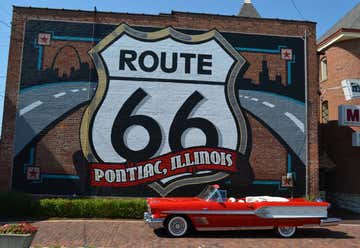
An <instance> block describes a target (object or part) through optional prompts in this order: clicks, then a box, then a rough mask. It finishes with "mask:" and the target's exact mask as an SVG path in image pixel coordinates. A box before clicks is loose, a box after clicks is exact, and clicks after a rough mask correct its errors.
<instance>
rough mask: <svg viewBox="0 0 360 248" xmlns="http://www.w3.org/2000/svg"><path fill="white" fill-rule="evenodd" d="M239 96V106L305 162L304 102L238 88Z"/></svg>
mask: <svg viewBox="0 0 360 248" xmlns="http://www.w3.org/2000/svg"><path fill="white" fill-rule="evenodd" d="M239 97H240V103H241V106H242V107H243V108H244V109H246V110H247V111H249V112H250V113H251V114H252V115H254V116H256V118H258V119H260V120H262V121H263V122H264V123H265V124H266V125H268V126H269V127H270V128H271V129H272V130H273V131H274V132H276V133H277V135H279V136H280V137H281V138H282V139H283V140H284V141H285V142H286V143H287V145H288V146H289V147H290V148H291V149H292V150H293V151H294V153H295V154H297V155H298V156H299V158H300V159H301V161H302V162H303V163H305V151H306V149H305V148H306V146H305V142H306V138H305V137H306V136H305V130H306V127H305V123H306V117H305V114H306V113H305V104H304V103H302V102H300V101H297V100H294V99H292V98H288V97H284V96H280V95H277V94H273V93H268V92H262V91H254V90H240V91H239ZM305 164H306V163H305Z"/></svg>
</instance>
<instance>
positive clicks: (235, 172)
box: [0, 1, 319, 196]
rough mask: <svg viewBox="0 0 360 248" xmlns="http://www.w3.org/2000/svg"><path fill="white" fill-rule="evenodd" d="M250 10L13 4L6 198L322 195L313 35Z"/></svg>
mask: <svg viewBox="0 0 360 248" xmlns="http://www.w3.org/2000/svg"><path fill="white" fill-rule="evenodd" d="M249 2H250V1H246V3H245V4H244V6H243V8H242V10H241V11H240V15H239V16H223V15H211V14H198V13H184V12H172V13H171V14H159V15H146V14H128V13H111V12H110V13H109V12H98V11H74V10H58V9H42V8H24V7H14V11H13V20H12V35H11V45H10V54H11V56H9V66H8V77H7V85H6V95H5V110H4V111H5V112H4V121H3V123H4V124H3V134H2V141H1V145H0V187H1V190H4V191H7V190H11V189H17V190H23V191H26V192H30V193H50V194H74V193H75V194H85V195H87V194H96V195H121V196H149V195H191V194H195V193H197V192H198V191H199V190H201V189H202V188H203V186H204V185H205V184H208V183H219V184H221V185H222V187H225V188H227V189H228V190H230V191H232V193H233V194H234V195H236V194H238V195H244V194H279V195H290V194H291V191H292V190H293V191H294V194H295V195H300V196H303V195H305V194H306V192H308V193H309V194H311V195H317V194H318V190H319V189H318V177H319V176H318V172H319V168H318V167H319V159H318V146H319V144H318V116H319V104H318V102H319V94H318V71H317V69H316V68H317V57H316V40H315V34H316V31H315V24H314V23H312V22H307V21H289V20H279V19H266V18H260V17H259V15H258V13H257V12H256V10H255V11H254V7H253V6H252V4H251V3H249ZM134 87H135V88H134ZM200 102H201V104H200ZM289 179H292V181H293V186H294V187H293V189H291V188H288V187H287V185H286V184H287V183H288V180H289Z"/></svg>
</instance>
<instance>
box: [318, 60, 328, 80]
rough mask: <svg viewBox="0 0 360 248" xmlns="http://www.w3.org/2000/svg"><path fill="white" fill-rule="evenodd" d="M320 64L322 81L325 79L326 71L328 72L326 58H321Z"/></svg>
mask: <svg viewBox="0 0 360 248" xmlns="http://www.w3.org/2000/svg"><path fill="white" fill-rule="evenodd" d="M320 64H321V72H320V73H321V81H324V80H326V79H327V73H328V68H327V59H326V58H323V59H322V60H321V62H320Z"/></svg>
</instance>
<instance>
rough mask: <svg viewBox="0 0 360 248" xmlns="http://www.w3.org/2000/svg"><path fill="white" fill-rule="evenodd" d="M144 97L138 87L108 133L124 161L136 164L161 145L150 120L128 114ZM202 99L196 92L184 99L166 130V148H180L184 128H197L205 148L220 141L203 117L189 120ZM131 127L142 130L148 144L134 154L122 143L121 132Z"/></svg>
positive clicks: (159, 133) (151, 119)
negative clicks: (140, 127) (137, 127)
mask: <svg viewBox="0 0 360 248" xmlns="http://www.w3.org/2000/svg"><path fill="white" fill-rule="evenodd" d="M146 96H147V93H146V92H145V91H144V90H143V89H141V88H139V89H137V90H136V91H135V92H134V93H133V94H132V95H131V96H130V97H129V98H128V99H127V100H126V101H125V103H124V104H123V106H122V107H121V109H120V111H119V113H118V114H117V116H116V118H115V121H114V124H113V126H112V130H111V142H112V145H113V147H114V149H115V150H116V152H117V153H118V154H119V155H120V156H122V157H123V158H125V159H126V160H127V161H131V162H136V161H143V160H147V159H149V158H151V157H152V156H153V155H154V154H155V153H156V152H157V151H158V149H159V147H160V145H161V142H162V134H161V128H160V126H159V124H158V123H157V122H156V121H155V120H154V119H153V118H151V117H149V116H146V115H131V113H132V112H133V111H134V109H135V108H136V106H137V105H139V104H140V102H141V101H142V100H143V99H144V98H145V97H146ZM203 98H204V97H203V96H202V95H201V94H200V93H199V92H198V91H195V92H194V93H192V94H191V96H190V97H188V98H187V99H186V101H185V102H184V104H183V105H182V106H181V107H180V109H179V110H178V111H177V113H176V115H175V117H174V119H173V121H172V123H171V126H170V130H169V145H170V149H171V151H173V152H176V151H180V150H182V149H184V148H183V146H182V144H181V136H182V134H183V133H184V132H185V130H186V129H189V128H198V129H200V130H202V131H203V132H204V134H205V135H206V146H208V147H216V146H217V145H218V142H219V138H218V133H217V130H216V127H215V126H214V124H212V123H211V122H210V121H209V120H206V119H203V118H188V116H189V114H190V112H191V110H192V109H193V108H194V107H195V106H196V105H197V104H198V103H199V102H200V101H201V100H202V99H203ZM132 125H139V126H142V127H144V128H145V129H146V130H147V132H148V133H149V137H150V138H149V142H148V144H147V145H146V146H145V148H143V149H142V150H138V151H134V150H132V149H130V148H129V147H128V146H127V145H126V144H125V142H124V133H125V131H126V129H127V128H129V127H130V126H132Z"/></svg>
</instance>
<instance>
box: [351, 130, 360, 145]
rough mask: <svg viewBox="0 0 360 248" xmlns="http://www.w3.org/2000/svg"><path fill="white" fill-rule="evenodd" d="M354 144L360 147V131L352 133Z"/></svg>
mask: <svg viewBox="0 0 360 248" xmlns="http://www.w3.org/2000/svg"><path fill="white" fill-rule="evenodd" d="M352 146H353V147H360V132H354V133H352Z"/></svg>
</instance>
